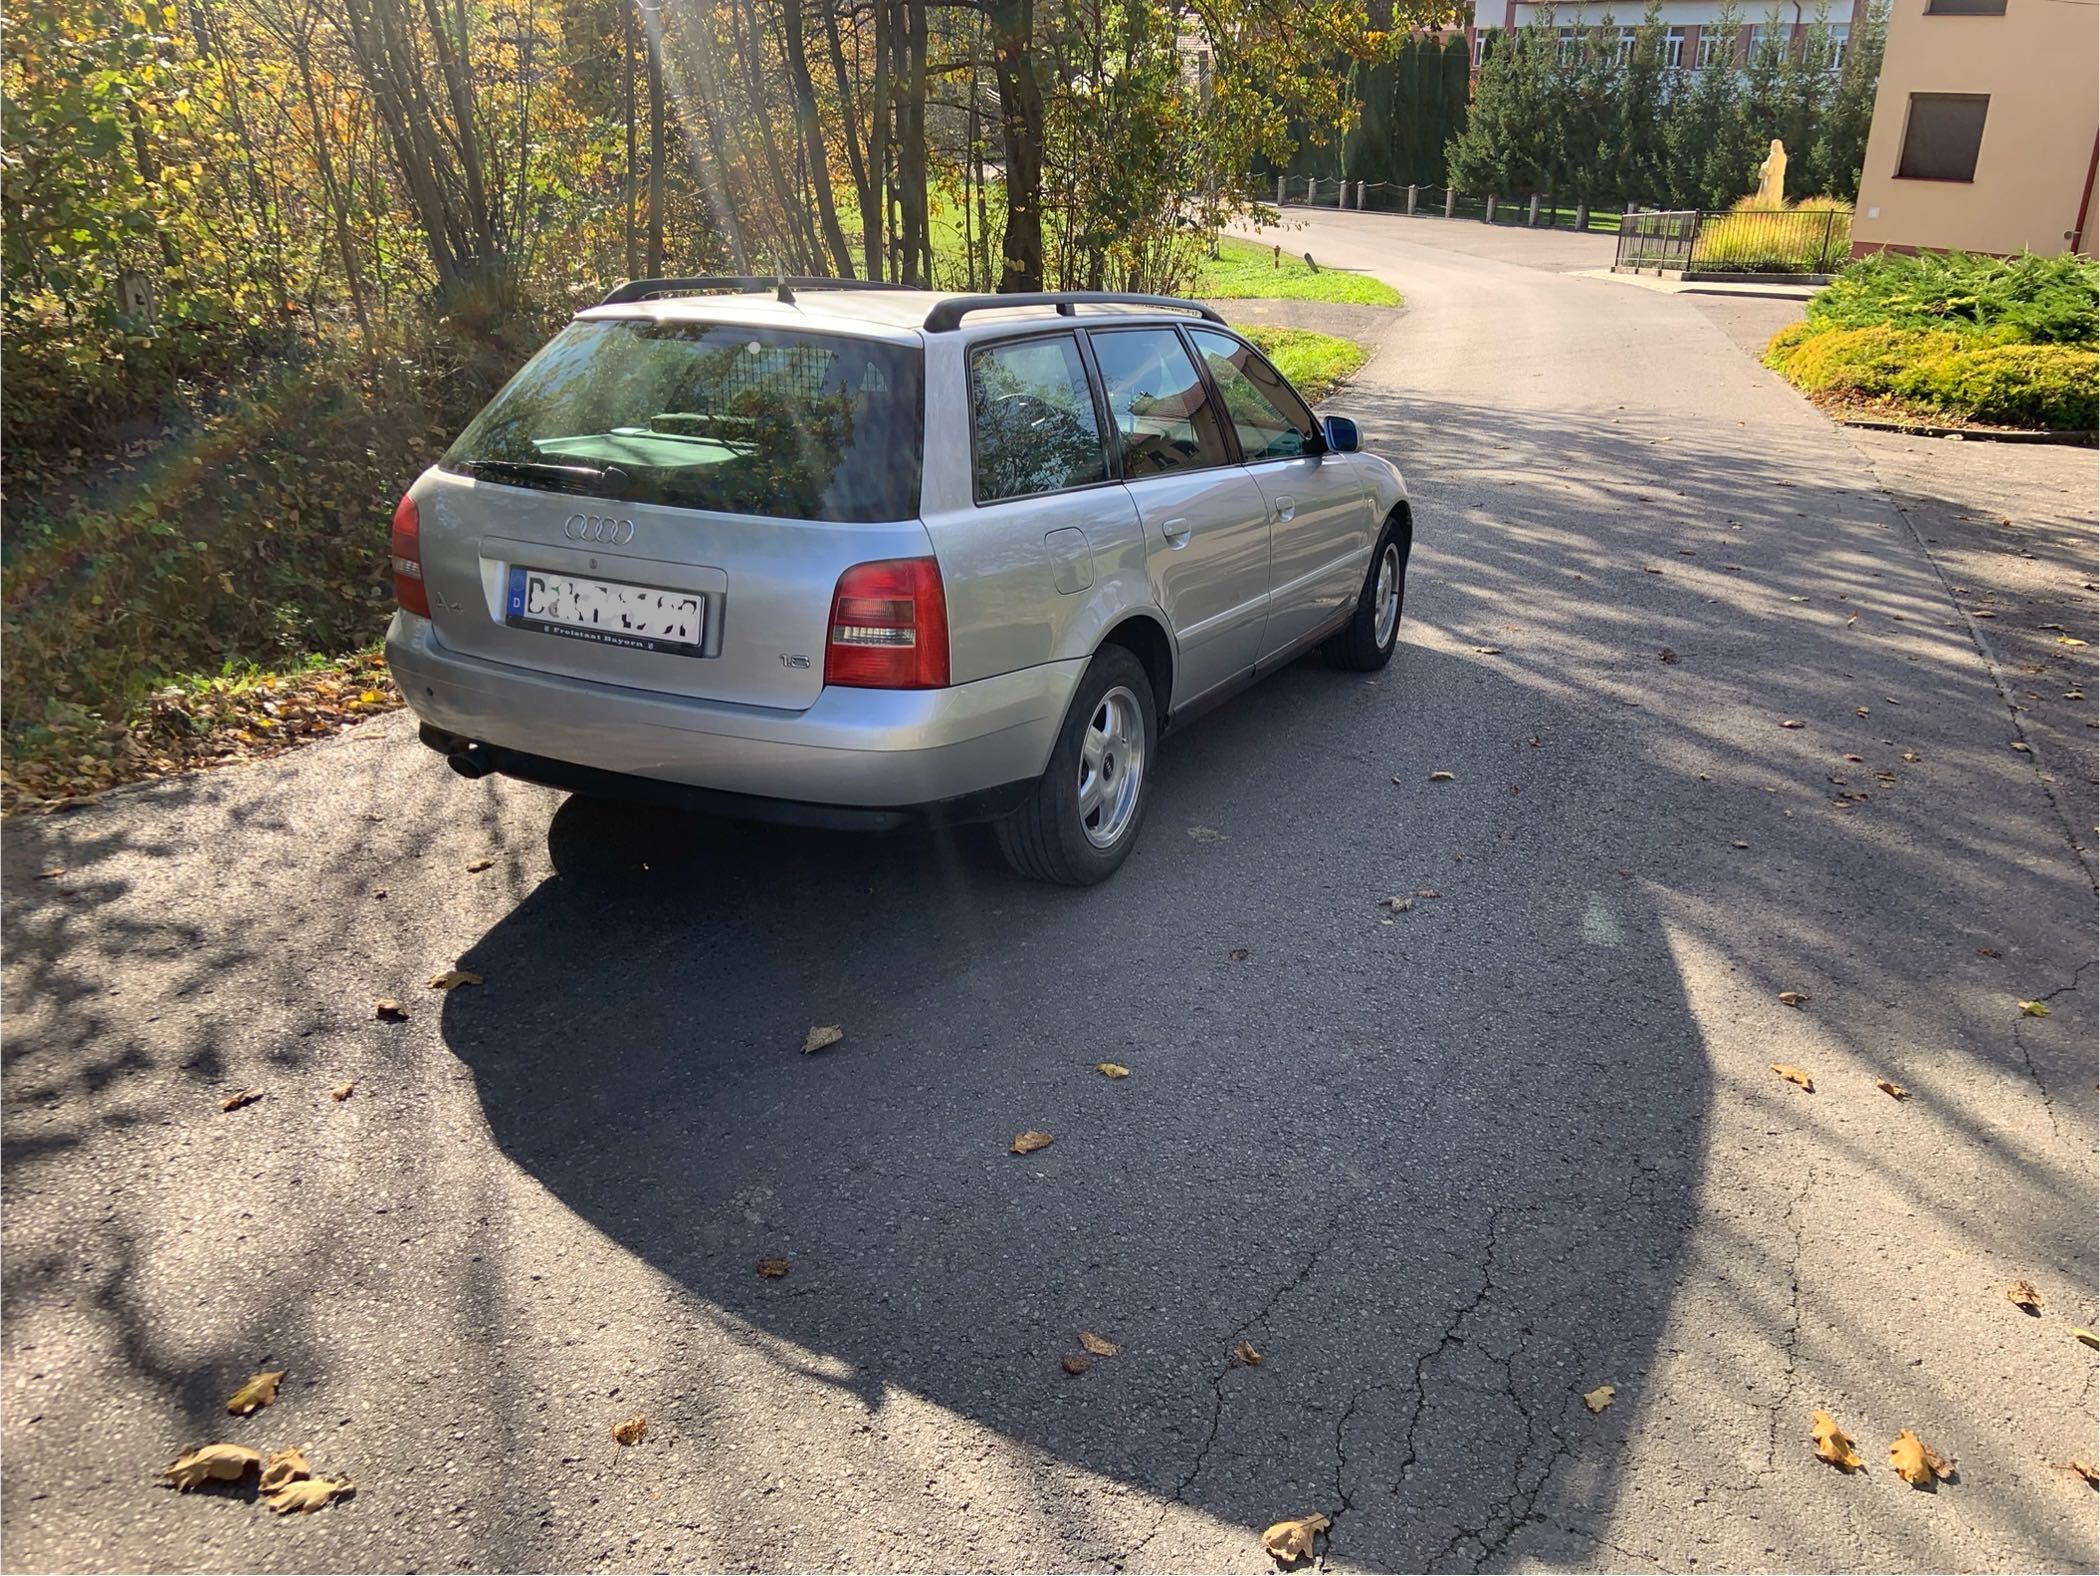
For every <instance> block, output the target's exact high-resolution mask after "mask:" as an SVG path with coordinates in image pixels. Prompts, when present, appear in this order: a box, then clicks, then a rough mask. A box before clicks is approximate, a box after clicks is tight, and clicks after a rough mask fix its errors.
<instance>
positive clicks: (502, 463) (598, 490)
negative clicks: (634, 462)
mask: <svg viewBox="0 0 2100 1576" xmlns="http://www.w3.org/2000/svg"><path fill="white" fill-rule="evenodd" d="M453 463H454V464H455V465H457V466H458V468H459V469H460V470H463V471H465V472H467V473H468V474H469V475H472V476H486V477H488V478H489V479H490V480H492V481H505V482H515V483H517V485H518V486H520V487H544V488H546V489H547V490H548V491H550V492H577V493H593V494H598V495H601V496H603V495H605V494H606V493H607V492H608V491H610V492H611V493H612V494H614V495H617V494H619V493H620V492H622V491H623V490H624V489H625V488H626V486H627V473H626V472H625V471H623V470H621V469H620V467H619V466H617V465H556V464H554V463H553V462H552V461H549V460H457V461H454V462H453Z"/></svg>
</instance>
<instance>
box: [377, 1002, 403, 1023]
mask: <svg viewBox="0 0 2100 1576" xmlns="http://www.w3.org/2000/svg"><path fill="white" fill-rule="evenodd" d="M372 1016H373V1017H375V1018H379V1019H382V1020H384V1021H385V1022H387V1023H406V1022H407V1021H408V1009H407V1008H406V1007H404V1006H402V1005H401V1003H399V1002H398V1001H396V1000H394V999H393V997H391V996H382V997H380V998H379V1000H377V1001H375V1002H373V1003H372Z"/></svg>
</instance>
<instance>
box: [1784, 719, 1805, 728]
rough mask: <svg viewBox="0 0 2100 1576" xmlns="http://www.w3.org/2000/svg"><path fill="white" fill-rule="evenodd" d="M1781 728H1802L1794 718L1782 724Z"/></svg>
mask: <svg viewBox="0 0 2100 1576" xmlns="http://www.w3.org/2000/svg"><path fill="white" fill-rule="evenodd" d="M1779 726H1780V727H1782V728H1798V727H1800V726H1801V724H1800V723H1798V722H1795V721H1794V720H1793V719H1792V718H1789V719H1788V720H1787V721H1785V722H1782V723H1781V724H1780V725H1779Z"/></svg>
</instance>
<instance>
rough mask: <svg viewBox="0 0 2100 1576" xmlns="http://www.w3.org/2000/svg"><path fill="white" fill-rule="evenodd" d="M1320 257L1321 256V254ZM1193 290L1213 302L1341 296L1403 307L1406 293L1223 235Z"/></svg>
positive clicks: (1354, 302) (1357, 302) (1349, 301)
mask: <svg viewBox="0 0 2100 1576" xmlns="http://www.w3.org/2000/svg"><path fill="white" fill-rule="evenodd" d="M1315 261H1317V259H1315ZM1189 294H1190V295H1192V296H1199V297H1202V298H1203V299H1205V300H1209V301H1240V300H1248V299H1251V298H1254V297H1257V296H1262V297H1267V298H1269V299H1271V300H1282V301H1340V302H1344V303H1346V304H1349V305H1352V306H1398V305H1399V304H1400V292H1399V291H1397V290H1395V289H1394V288H1393V287H1392V286H1391V285H1389V284H1387V283H1385V282H1384V281H1383V280H1381V279H1373V278H1371V277H1370V276H1369V275H1368V274H1349V273H1341V272H1339V271H1337V270H1335V269H1332V268H1322V269H1319V270H1317V271H1315V270H1313V269H1311V268H1308V267H1306V266H1305V260H1304V258H1302V257H1294V256H1292V255H1291V254H1290V253H1288V252H1281V253H1280V255H1279V253H1278V251H1277V250H1274V249H1272V248H1270V247H1266V246H1261V245H1258V244H1256V243H1255V242H1253V241H1234V240H1220V241H1219V242H1218V255H1217V256H1216V257H1214V258H1212V259H1211V260H1210V261H1208V262H1207V263H1205V264H1204V265H1203V271H1202V272H1201V273H1200V274H1198V275H1197V276H1196V280H1195V282H1194V283H1193V284H1192V285H1190V286H1189Z"/></svg>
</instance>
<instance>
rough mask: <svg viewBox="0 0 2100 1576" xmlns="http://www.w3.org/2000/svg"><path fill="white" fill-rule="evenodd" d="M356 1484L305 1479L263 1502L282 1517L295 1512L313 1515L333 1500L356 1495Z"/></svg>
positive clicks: (291, 1484) (290, 1484) (321, 1479)
mask: <svg viewBox="0 0 2100 1576" xmlns="http://www.w3.org/2000/svg"><path fill="white" fill-rule="evenodd" d="M356 1489H357V1485H356V1484H354V1483H331V1482H329V1481H328V1480H327V1479H325V1478H305V1479H303V1480H301V1481H300V1482H297V1483H287V1484H286V1485H285V1486H284V1487H283V1488H281V1489H279V1490H278V1491H277V1492H276V1493H274V1494H272V1495H270V1497H269V1498H268V1499H266V1500H264V1501H263V1503H264V1504H266V1505H268V1506H269V1507H270V1508H271V1509H272V1510H274V1511H276V1512H277V1514H278V1515H280V1516H289V1515H290V1514H291V1513H292V1512H293V1511H295V1510H303V1511H305V1512H306V1513H307V1514H309V1515H311V1514H312V1513H313V1512H315V1511H317V1510H319V1509H320V1508H321V1507H322V1506H323V1505H325V1504H327V1503H328V1502H329V1501H330V1500H332V1499H340V1498H341V1497H342V1496H343V1495H345V1494H350V1493H355V1492H356Z"/></svg>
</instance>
